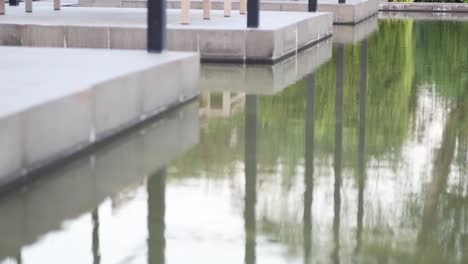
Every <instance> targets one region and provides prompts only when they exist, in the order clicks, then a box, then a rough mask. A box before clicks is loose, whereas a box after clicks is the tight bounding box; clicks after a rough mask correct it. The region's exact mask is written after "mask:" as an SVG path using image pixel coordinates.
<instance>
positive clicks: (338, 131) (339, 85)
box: [332, 44, 344, 263]
mask: <svg viewBox="0 0 468 264" xmlns="http://www.w3.org/2000/svg"><path fill="white" fill-rule="evenodd" d="M343 84H344V44H338V47H337V59H336V99H335V113H336V117H335V118H336V119H335V155H334V172H335V185H334V191H333V198H334V216H333V240H334V241H335V248H334V250H333V253H332V259H333V263H340V211H341V193H340V192H341V165H342V149H343Z"/></svg>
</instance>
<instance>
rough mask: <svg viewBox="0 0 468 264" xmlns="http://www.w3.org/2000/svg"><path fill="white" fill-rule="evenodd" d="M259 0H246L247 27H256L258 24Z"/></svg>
mask: <svg viewBox="0 0 468 264" xmlns="http://www.w3.org/2000/svg"><path fill="white" fill-rule="evenodd" d="M259 20H260V0H248V1H247V27H249V28H257V27H258V26H259V24H260V21H259Z"/></svg>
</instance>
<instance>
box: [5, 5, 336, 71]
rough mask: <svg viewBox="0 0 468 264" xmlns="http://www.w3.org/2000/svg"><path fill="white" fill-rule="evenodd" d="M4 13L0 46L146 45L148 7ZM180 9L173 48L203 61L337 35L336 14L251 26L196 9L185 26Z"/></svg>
mask: <svg viewBox="0 0 468 264" xmlns="http://www.w3.org/2000/svg"><path fill="white" fill-rule="evenodd" d="M6 13H7V15H5V16H1V17H0V45H23V46H35V47H75V48H105V49H107V48H110V49H145V48H146V20H145V19H146V10H144V9H135V8H78V7H68V8H65V7H64V8H62V10H61V11H60V12H54V11H53V10H51V9H50V8H47V7H44V6H37V7H35V10H34V12H33V13H30V14H25V13H24V12H23V11H22V9H21V8H7V10H6ZM179 19H180V11H179V10H167V20H168V25H167V27H168V28H167V47H168V49H169V50H174V51H199V53H200V56H201V58H202V60H204V61H216V62H255V63H274V62H277V61H279V60H281V59H284V58H285V57H288V56H290V55H293V54H294V53H296V52H297V51H298V50H300V49H303V48H306V47H308V46H311V45H313V44H315V43H317V42H319V41H321V40H323V39H325V38H327V37H329V36H331V34H332V14H331V13H321V12H317V13H305V12H288V13H285V12H262V13H261V19H260V27H259V28H258V29H248V28H247V27H246V17H245V16H244V15H240V14H238V13H237V14H235V13H233V14H232V16H231V17H224V12H223V11H213V12H211V19H210V20H204V19H203V13H202V10H192V11H191V24H190V25H181V24H180V21H179Z"/></svg>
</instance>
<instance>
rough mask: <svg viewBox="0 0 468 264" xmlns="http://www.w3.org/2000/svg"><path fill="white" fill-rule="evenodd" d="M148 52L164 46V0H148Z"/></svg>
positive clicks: (157, 50)
mask: <svg viewBox="0 0 468 264" xmlns="http://www.w3.org/2000/svg"><path fill="white" fill-rule="evenodd" d="M147 30H148V31H147V37H148V47H147V49H148V52H162V51H163V50H164V48H166V0H148V29H147Z"/></svg>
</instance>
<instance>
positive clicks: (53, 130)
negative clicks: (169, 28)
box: [0, 47, 200, 186]
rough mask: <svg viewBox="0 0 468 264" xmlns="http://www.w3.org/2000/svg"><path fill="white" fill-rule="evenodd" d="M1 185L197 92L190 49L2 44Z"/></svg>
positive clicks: (195, 66) (196, 63)
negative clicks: (151, 50)
mask: <svg viewBox="0 0 468 264" xmlns="http://www.w3.org/2000/svg"><path fill="white" fill-rule="evenodd" d="M0 58H1V60H2V63H1V64H0V72H1V73H2V75H1V76H2V83H4V85H2V87H1V88H0V97H1V98H2V99H3V101H2V102H3V103H2V104H1V105H0V148H1V149H3V150H8V151H2V152H1V153H0V186H1V185H4V184H8V183H10V182H12V181H15V180H17V179H18V178H19V177H22V176H23V175H24V174H25V173H26V172H29V171H32V170H35V169H37V168H40V167H43V166H45V165H47V164H49V163H51V162H54V161H57V160H59V159H61V158H64V157H66V156H69V155H71V154H72V153H75V152H77V151H79V150H80V149H82V148H85V147H88V146H90V145H93V144H94V143H96V142H98V141H100V140H102V139H105V138H107V137H109V136H111V135H114V134H116V133H117V132H119V131H122V130H123V129H125V128H128V127H130V126H132V125H135V124H137V123H139V122H141V121H142V120H144V119H146V118H147V117H149V116H154V115H155V114H158V113H161V112H163V111H165V110H166V109H168V108H170V107H172V106H175V105H178V104H181V103H182V102H185V101H188V100H190V99H192V98H194V97H195V96H197V95H198V93H199V89H198V80H199V67H200V64H199V56H198V55H197V54H194V53H180V52H179V53H174V52H166V53H163V54H148V53H146V52H144V51H123V50H120V51H114V50H91V49H50V48H17V47H1V48H0Z"/></svg>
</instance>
